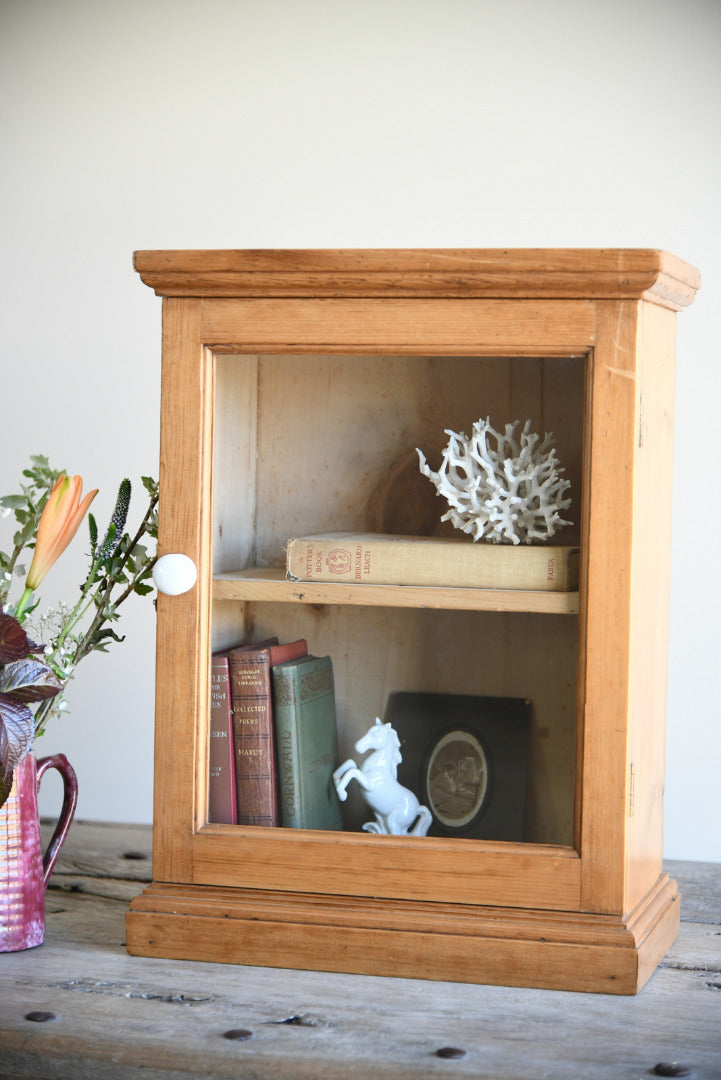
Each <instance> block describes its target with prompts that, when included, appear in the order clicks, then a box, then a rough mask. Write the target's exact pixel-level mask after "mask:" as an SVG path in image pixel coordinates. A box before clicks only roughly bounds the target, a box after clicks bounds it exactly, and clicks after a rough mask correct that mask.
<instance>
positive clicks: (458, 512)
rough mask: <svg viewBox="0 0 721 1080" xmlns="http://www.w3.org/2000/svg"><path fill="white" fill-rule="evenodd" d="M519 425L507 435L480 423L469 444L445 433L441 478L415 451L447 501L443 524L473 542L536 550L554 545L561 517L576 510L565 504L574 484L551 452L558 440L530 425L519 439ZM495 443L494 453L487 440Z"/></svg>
mask: <svg viewBox="0 0 721 1080" xmlns="http://www.w3.org/2000/svg"><path fill="white" fill-rule="evenodd" d="M519 424H520V420H514V422H513V423H512V424H506V431H505V434H504V435H501V434H500V432H498V431H496V430H495V429H494V428H492V427H491V424H490V419H489V418H486V420H485V421H484V420H477V421H476V422H475V424H474V425H473V434H472V435H471V438H470V439H469V438H468V437H467V436H466V435H465V434H464V433H463V432H461V434H460V435H459V434H457V433H456V432H455V431H450V430H448V429H446V435H448V436H449V441H448V445H447V446H446V448H445V450H444V451H443V461H442V463H441V467H440V468H439V470H438V472H433V471H432V470H431V469H430V468H429V466H428V464H427V463H426V459H425V455H424V454H423V452H422V451H421V450H418V448H417V447H416V452H417V454H418V458H419V462H420V470H421V472H422V473H423V475H424V476H427V477H428V479H429V480H431V481H432V483H433V484H435V487H436V490H437V492H438V494H439V495H443V497H444V498H445V499H446V500H447V501H448V506H449V510H448V511H447V513H445V514H444V515H443V517H442V518H441V521H450V522H451V523H452V524H453V525H454V526H455V528H457V529H460V530H461V531H462V532H465V533H470V534H471V535H472V537H473V539H474V540H480V539H484V540H486V541H489V542H491V543H494V544H508V543H511V544H521V543H524V544H532V543H533V542H534V541H536V542H543V541H544V540H548V539H550V537H552V536H553V534H554V533H555V532H556V530H557V529H558V528H560V527H561V526H562V525H570V524H571V522H570V521H564V519H563V518H562V517H561V516H560V513H559V511H561V510H565V509H566V508H567V507H568V506H570V505H571V500H570V499H564V498H562V496H563V494H564V493H565V492H566V491H567V489H568V488H569V487H570V482H569V481H568V480H564V479H562V477H561V475H560V474H561V473H562V472H563V471H564V470H563V469H562V468H561V467H560V466H559V464H558V461H557V459H556V450H555V447H553V446H552V441H553V435H552V434H548V433H546V435H545V436H544V438H543V440H542V441H541V442H540V443H539V439H540V436H539V435H536V434H533V433H532V432H530V431H529V429H530V426H531V421H530V420H526V422H525V424H524V426H523V431H522V432H521V435H520V439H518V440H517V439H516V428H517V427H518V425H519ZM489 436H491V437H492V438H493V439H495V443H496V446H495V449H493V448H491V446H489V444H488V438H489Z"/></svg>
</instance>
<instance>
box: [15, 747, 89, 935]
mask: <svg viewBox="0 0 721 1080" xmlns="http://www.w3.org/2000/svg"><path fill="white" fill-rule="evenodd" d="M48 769H57V770H58V772H59V773H60V775H61V777H62V780H63V806H62V810H61V811H60V817H59V819H58V823H57V825H56V826H55V831H54V833H53V836H52V839H51V841H50V843H49V844H48V848H47V851H46V852H45V854H44V855H43V851H42V847H41V843H40V821H39V819H38V789H39V787H40V781H41V780H42V778H43V776H44V774H45V773H46V772H47V770H48ZM77 801H78V782H77V779H76V776H75V771H74V770H73V768H72V766H71V765H70V763H69V762H68V759H67V758H66V757H65V755H64V754H54V755H53V756H52V757H45V758H41V759H40V760H39V761H38V760H37V759H36V757H35V755H34V754H33V753H29V754H27V755H26V756H25V757H24V758H23V760H22V761H21V762H20V764H19V765H18V767H17V768H16V769H15V771H14V773H13V786H12V790H11V792H10V795H9V797H8V799H7V801H6V802H5V803H4V805H3V806H2V807H0V952H17V951H18V950H20V949H31V948H32V947H33V946H34V945H41V944H42V942H43V939H44V937H45V890H46V888H47V884H48V881H49V879H50V875H51V873H52V870H53V866H54V865H55V860H56V859H57V857H58V854H59V853H60V848H61V847H62V846H63V843H64V841H65V837H66V836H67V833H68V829H69V828H70V823H71V822H72V820H73V815H74V813H75V806H76V804H77Z"/></svg>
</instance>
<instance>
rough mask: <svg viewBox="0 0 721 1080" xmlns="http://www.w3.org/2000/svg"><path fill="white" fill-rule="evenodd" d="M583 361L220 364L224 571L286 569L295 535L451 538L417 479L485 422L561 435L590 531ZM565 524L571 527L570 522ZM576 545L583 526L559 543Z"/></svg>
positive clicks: (219, 542)
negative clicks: (422, 461)
mask: <svg viewBox="0 0 721 1080" xmlns="http://www.w3.org/2000/svg"><path fill="white" fill-rule="evenodd" d="M584 366H585V365H584V361H583V360H582V359H579V358H575V359H571V358H548V357H546V358H537V357H531V358H527V357H521V358H512V359H508V358H503V359H488V358H476V357H413V356H329V355H317V356H288V355H283V356H260V357H257V356H246V355H244V356H220V355H219V356H217V357H216V380H217V383H218V392H217V395H216V400H217V402H218V405H217V406H216V414H215V429H216V430H215V444H216V452H215V480H214V485H215V491H216V495H215V505H216V507H221V506H222V507H223V511H222V514H221V513H220V511H219V510H218V511H217V512H216V522H215V528H214V570H215V571H216V572H219V571H221V570H229V569H235V568H240V567H242V566H247V565H252V564H255V565H259V566H282V565H283V564H284V561H285V544H286V542H287V540H288V539H289V538H290V537H291V536H297V535H303V534H306V533H312V532H322V531H327V530H337V529H350V530H367V531H406V532H410V533H417V534H422V535H433V534H438V533H443V532H447V533H452V532H453V529H452V527H451V526H449V525H442V524H441V523H440V518H441V516H442V514H443V512H444V510H445V509H446V506H445V502H444V501H442V500H441V499H439V498H438V497H437V496H436V494H435V489H434V488H433V486H432V484H431V483H430V481H428V480H426V479H425V478H424V477H422V476H421V474H420V472H419V470H418V457H417V454H416V447H420V448H421V449H422V450H423V452H424V453H425V454H426V457H427V458H428V460H429V463H430V464H431V467H433V468H437V467H438V465H439V463H440V454H441V450H442V448H443V447H444V446H445V444H446V442H447V439H448V436H447V435H446V434H445V431H446V429H451V430H454V431H465V432H467V433H468V432H470V430H471V428H472V425H473V423H474V422H475V421H476V420H478V419H479V418H480V417H483V418H485V417H487V416H489V417H490V420H491V423H492V424H493V425H494V426H495V427H496V428H499V429H500V430H502V429H503V427H504V425H505V424H506V423H508V422H511V421H513V420H520V421H521V422H522V423H523V421H525V420H526V419H530V420H531V426H532V430H534V431H537V432H539V433H540V434H543V433H545V432H546V431H553V433H554V435H555V443H556V447H557V450H558V456H559V460H560V462H561V463H562V465H563V466H564V468H565V470H566V476H567V477H568V479H569V480H570V481H571V485H572V487H571V497H572V499H573V503H572V510H571V511H569V514H570V517H571V519H572V520H573V521H574V522H575V523H578V521H579V519H580V499H581V491H580V487H581V480H580V478H581V473H582V467H581V448H582V425H583V400H584ZM567 516H568V515H567ZM554 539H556V540H558V542H565V543H574V542H577V539H578V527H577V524H576V526H575V527H574V528H573V529H566V530H565V531H564V533H563V534H557V536H556V537H555V538H554Z"/></svg>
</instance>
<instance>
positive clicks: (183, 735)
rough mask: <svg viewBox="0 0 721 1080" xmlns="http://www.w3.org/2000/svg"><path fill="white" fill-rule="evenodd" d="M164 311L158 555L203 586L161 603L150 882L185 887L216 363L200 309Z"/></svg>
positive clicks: (203, 767)
mask: <svg viewBox="0 0 721 1080" xmlns="http://www.w3.org/2000/svg"><path fill="white" fill-rule="evenodd" d="M163 303H164V308H163V378H162V387H163V392H162V412H161V449H160V516H159V526H158V551H159V553H160V554H161V555H165V554H169V553H174V552H180V553H182V554H185V555H188V556H189V557H190V558H191V559H192V560H193V561H194V562H195V564H196V566H197V568H198V581H197V584H196V585H195V586H194V587H193V588H192V589H191V590H190V591H189V592H187V593H184V594H183V595H181V596H164V595H162V594H161V595H159V597H158V649H157V674H156V714H155V716H156V720H155V794H154V833H153V874H154V877H155V879H156V880H164V881H183V880H186V881H187V880H190V878H191V876H192V874H191V836H192V832H193V828H194V805H195V796H196V776H197V777H200V778H201V786H202V785H203V784H204V783H205V781H204V780H203V778H204V777H205V776H206V775H207V748H206V746H205V740H203V739H197V745H196V717H197V718H198V720H197V723H198V726H199V727H200V728H202V727H203V726H204V727H205V730H206V731H207V713H208V694H209V690H208V679H209V671H208V668H209V663H208V655H209V654H208V627H207V621H208V620H207V610H208V591H209V587H210V569H209V566H208V553H209V549H210V543H209V537H208V535H207V533H208V522H209V506H210V458H209V454H208V452H207V450H208V446H209V441H210V435H211V426H212V414H211V403H212V357H211V355H210V353H209V352H208V351H207V350H205V349H204V348H203V346H202V343H201V340H200V334H199V326H200V308H201V303H200V302H197V303H196V302H191V301H175V300H165V301H164V302H163ZM204 613H206V614H205V615H204ZM203 718H205V724H204V725H203Z"/></svg>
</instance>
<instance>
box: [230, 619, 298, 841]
mask: <svg viewBox="0 0 721 1080" xmlns="http://www.w3.org/2000/svg"><path fill="white" fill-rule="evenodd" d="M307 652H308V646H307V643H306V642H305V641H304V640H303V639H300V640H299V641H293V642H290V643H289V644H286V645H270V646H266V647H264V648H257V649H253V648H250V649H248V648H242V649H237V650H236V649H231V650H230V652H229V654H228V662H229V671H230V688H231V700H232V705H233V745H234V756H235V779H236V795H237V804H238V824H239V825H265V826H274V825H278V824H279V815H278V782H277V764H276V752H275V734H274V730H273V693H272V688H271V677H270V669H271V667H272V666H273V664H282V663H284V662H285V661H286V660H295V659H296V658H297V657H300V656H305V655H306V654H307Z"/></svg>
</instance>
